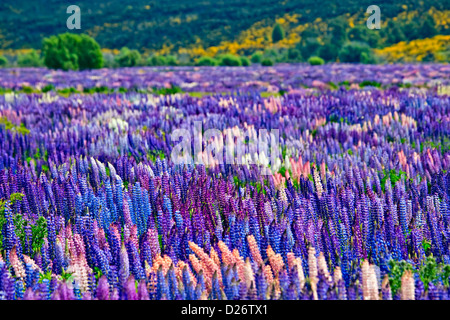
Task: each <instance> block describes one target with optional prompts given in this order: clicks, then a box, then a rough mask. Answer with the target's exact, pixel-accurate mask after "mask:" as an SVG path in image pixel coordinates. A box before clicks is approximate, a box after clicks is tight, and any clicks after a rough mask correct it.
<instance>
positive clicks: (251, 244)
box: [247, 235, 263, 265]
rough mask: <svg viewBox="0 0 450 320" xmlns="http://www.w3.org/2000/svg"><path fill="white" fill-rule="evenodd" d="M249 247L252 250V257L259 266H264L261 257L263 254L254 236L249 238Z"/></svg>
mask: <svg viewBox="0 0 450 320" xmlns="http://www.w3.org/2000/svg"><path fill="white" fill-rule="evenodd" d="M247 241H248V247H249V249H250V255H251V257H252V259H253V261H255V262H256V263H257V264H258V265H261V264H263V260H262V257H261V253H260V252H259V248H258V244H257V243H256V239H255V237H254V236H253V235H249V236H247Z"/></svg>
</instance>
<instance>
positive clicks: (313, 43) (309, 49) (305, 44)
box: [297, 30, 321, 58]
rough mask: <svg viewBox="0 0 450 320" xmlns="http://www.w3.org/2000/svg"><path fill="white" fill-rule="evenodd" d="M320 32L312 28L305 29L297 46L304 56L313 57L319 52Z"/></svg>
mask: <svg viewBox="0 0 450 320" xmlns="http://www.w3.org/2000/svg"><path fill="white" fill-rule="evenodd" d="M317 36H318V34H317V35H316V33H314V32H313V31H311V30H305V31H303V32H302V35H301V37H302V40H301V41H300V43H299V45H298V46H297V48H298V49H299V50H300V53H301V55H302V57H305V58H306V57H311V56H315V55H317V54H318V51H319V48H320V47H321V44H320V42H319V41H318V40H317V38H316V37H317Z"/></svg>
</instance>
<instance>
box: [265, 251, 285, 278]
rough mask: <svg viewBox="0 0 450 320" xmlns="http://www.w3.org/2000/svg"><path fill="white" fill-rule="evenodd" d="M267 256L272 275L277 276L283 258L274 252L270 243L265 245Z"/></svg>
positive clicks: (281, 266) (282, 263) (282, 264)
mask: <svg viewBox="0 0 450 320" xmlns="http://www.w3.org/2000/svg"><path fill="white" fill-rule="evenodd" d="M267 257H268V258H269V263H270V266H271V267H272V270H273V273H274V275H275V276H278V275H279V273H280V271H281V270H282V269H283V266H284V262H283V258H282V257H281V255H280V254H275V252H274V251H273V249H272V247H271V246H270V245H269V246H268V247H267Z"/></svg>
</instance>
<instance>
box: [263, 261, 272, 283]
mask: <svg viewBox="0 0 450 320" xmlns="http://www.w3.org/2000/svg"><path fill="white" fill-rule="evenodd" d="M263 272H264V276H265V277H266V282H267V284H271V283H272V282H273V273H272V269H271V268H270V266H267V265H266V266H264V269H263Z"/></svg>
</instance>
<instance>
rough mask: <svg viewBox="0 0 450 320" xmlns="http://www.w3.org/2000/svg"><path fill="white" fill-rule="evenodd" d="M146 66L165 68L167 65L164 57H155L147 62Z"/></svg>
mask: <svg viewBox="0 0 450 320" xmlns="http://www.w3.org/2000/svg"><path fill="white" fill-rule="evenodd" d="M148 65H149V66H154V67H158V66H165V65H167V63H166V58H165V57H164V56H158V55H155V56H153V57H151V58H150V59H149V60H148Z"/></svg>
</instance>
